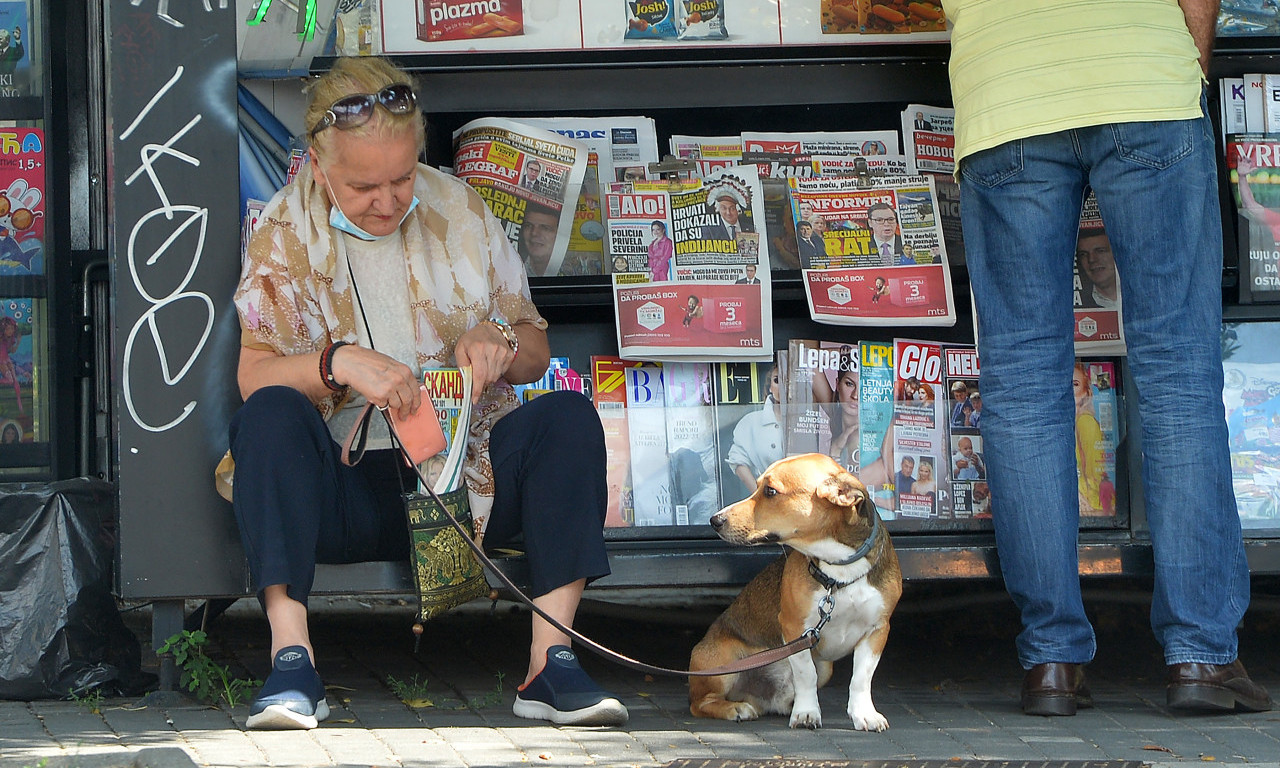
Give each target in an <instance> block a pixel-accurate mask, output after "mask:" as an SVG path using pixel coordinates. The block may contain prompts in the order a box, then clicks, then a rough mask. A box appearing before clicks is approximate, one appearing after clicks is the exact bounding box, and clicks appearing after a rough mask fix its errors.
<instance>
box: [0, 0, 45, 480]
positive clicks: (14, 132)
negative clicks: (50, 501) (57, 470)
mask: <svg viewBox="0 0 1280 768" xmlns="http://www.w3.org/2000/svg"><path fill="white" fill-rule="evenodd" d="M43 6H44V4H43V3H42V2H41V1H40V0H0V480H29V479H41V478H47V477H49V476H50V475H51V470H52V460H51V451H50V450H49V446H50V443H51V440H52V429H51V426H52V425H51V423H50V416H51V410H50V403H51V400H50V393H51V390H50V384H51V376H52V372H51V365H50V354H51V332H50V331H51V326H50V312H49V296H50V294H51V291H50V282H49V281H50V268H49V262H50V259H49V256H48V254H49V253H51V250H50V235H51V234H52V232H53V227H52V226H50V218H49V216H50V209H49V206H48V204H47V203H48V199H49V195H50V190H49V179H50V176H49V173H48V160H47V158H48V147H47V137H48V133H47V132H46V124H47V123H48V119H49V108H48V103H47V101H48V100H47V96H48V93H47V83H48V77H47V76H46V58H45V49H46V45H45V39H44V28H43V24H42V21H41V20H42V18H43V12H44V11H43Z"/></svg>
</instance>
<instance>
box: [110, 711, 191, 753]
mask: <svg viewBox="0 0 1280 768" xmlns="http://www.w3.org/2000/svg"><path fill="white" fill-rule="evenodd" d="M102 718H103V720H104V721H105V722H106V723H107V726H108V727H109V728H111V730H113V731H115V732H116V733H118V734H119V735H120V741H121V743H123V744H125V745H127V746H129V747H131V748H134V749H139V748H143V747H152V746H172V745H175V744H181V743H182V735H181V734H180V733H178V731H176V730H175V729H174V727H173V725H171V724H170V722H169V715H168V714H167V713H166V712H165V711H164V710H163V709H160V708H159V707H139V708H136V709H135V708H131V707H127V706H118V707H104V708H103V710H102Z"/></svg>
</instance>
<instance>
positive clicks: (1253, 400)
mask: <svg viewBox="0 0 1280 768" xmlns="http://www.w3.org/2000/svg"><path fill="white" fill-rule="evenodd" d="M1259 325H1273V324H1270V323H1267V324H1259ZM1273 327H1274V326H1273ZM1271 343H1273V344H1274V339H1272V340H1271ZM1222 369H1223V375H1224V378H1225V381H1226V385H1225V387H1224V388H1223V390H1222V400H1223V404H1224V405H1225V406H1226V411H1227V438H1228V441H1229V442H1230V445H1231V486H1232V488H1233V489H1234V490H1235V496H1236V508H1237V510H1239V513H1240V524H1241V525H1242V526H1243V527H1244V528H1245V529H1246V530H1250V529H1265V528H1272V529H1275V528H1280V364H1276V363H1261V362H1237V361H1236V360H1235V359H1233V356H1232V355H1230V354H1227V353H1226V351H1225V350H1224V360H1223V362H1222Z"/></svg>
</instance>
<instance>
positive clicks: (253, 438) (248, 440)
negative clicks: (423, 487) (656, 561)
mask: <svg viewBox="0 0 1280 768" xmlns="http://www.w3.org/2000/svg"><path fill="white" fill-rule="evenodd" d="M230 437H231V453H232V456H233V457H234V458H235V461H236V475H235V494H234V496H235V502H234V504H233V506H234V507H235V514H236V522H237V524H238V525H239V526H240V538H241V541H242V542H243V543H244V550H245V554H246V556H247V557H248V560H249V572H250V575H251V576H252V578H253V585H254V589H255V590H256V591H257V592H258V594H259V596H261V593H262V590H263V589H264V588H265V587H268V586H272V585H275V584H285V585H287V588H288V593H289V597H291V598H293V599H294V600H297V601H298V602H301V603H303V604H306V602H307V597H308V596H309V595H310V593H311V586H312V582H313V581H314V578H315V566H316V564H317V563H357V562H366V561H370V560H403V561H406V562H407V561H408V558H409V534H408V526H407V523H406V521H405V512H404V506H403V503H402V502H401V500H400V493H401V489H402V488H404V489H412V488H415V487H416V481H415V479H414V478H413V475H412V471H411V470H410V469H409V468H408V467H407V466H405V464H404V461H403V460H402V459H401V458H400V456H399V454H398V453H397V452H396V451H392V450H383V451H368V452H367V453H366V454H365V456H364V459H363V460H362V461H361V462H360V463H359V464H357V465H356V466H354V467H348V466H346V465H344V464H343V463H342V461H341V456H342V448H341V446H339V445H338V444H337V443H336V442H334V440H333V438H332V436H331V435H330V434H329V428H328V426H326V424H325V422H324V420H323V419H321V418H320V414H319V412H318V411H317V410H316V408H315V406H314V405H312V404H311V402H310V401H309V400H308V399H307V398H306V396H304V395H303V394H302V393H300V392H298V391H297V390H295V389H292V388H290V387H279V386H277V387H265V388H263V389H260V390H258V391H257V392H255V393H253V395H251V396H250V397H249V399H248V400H247V401H246V402H245V404H244V405H243V406H241V408H240V410H239V411H238V412H237V413H236V415H235V417H234V418H233V419H232V421H231V429H230ZM489 446H490V451H489V453H490V458H491V461H492V463H493V471H494V487H495V496H494V506H493V513H492V515H491V517H490V519H489V525H488V527H487V528H486V531H485V545H486V547H501V546H513V545H514V546H516V547H517V548H520V549H523V550H524V552H525V553H526V556H527V558H528V561H529V571H530V579H531V582H532V583H531V584H530V592H531V593H532V595H533V596H534V597H537V596H539V595H544V594H546V593H548V592H550V591H551V590H553V589H556V588H557V587H560V586H563V585H565V584H569V583H571V582H574V581H577V580H578V579H587V580H588V581H590V580H592V579H596V578H599V577H601V576H605V575H607V574H608V573H609V561H608V557H607V555H606V553H605V547H604V516H605V507H606V504H607V489H606V485H605V450H604V431H603V429H602V428H601V426H600V418H599V417H598V416H597V415H596V412H595V409H594V407H593V406H592V405H591V401H590V400H588V399H586V398H585V397H583V396H582V395H579V394H577V393H574V392H552V393H548V394H545V395H542V396H541V397H538V398H536V399H534V400H533V401H531V402H529V403H525V404H524V405H522V406H520V407H519V408H517V409H516V410H515V411H513V412H511V413H510V414H508V415H507V416H505V417H503V418H502V419H501V420H499V421H498V423H497V424H495V425H494V428H493V432H492V434H491V436H490V443H489Z"/></svg>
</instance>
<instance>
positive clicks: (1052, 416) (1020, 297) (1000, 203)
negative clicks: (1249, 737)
mask: <svg viewBox="0 0 1280 768" xmlns="http://www.w3.org/2000/svg"><path fill="white" fill-rule="evenodd" d="M1201 106H1202V109H1203V107H1204V100H1203V98H1202V100H1201ZM1086 185H1089V186H1092V188H1093V190H1094V192H1095V194H1096V195H1097V198H1098V205H1099V207H1100V209H1101V212H1102V216H1103V220H1104V222H1105V224H1106V229H1107V234H1108V236H1109V237H1110V240H1111V246H1112V250H1113V252H1114V254H1115V259H1116V266H1117V268H1118V270H1119V274H1120V282H1121V286H1122V291H1123V293H1122V295H1123V302H1124V331H1125V336H1126V340H1127V342H1128V352H1129V365H1130V367H1131V370H1132V372H1133V377H1134V380H1135V382H1136V384H1137V391H1136V392H1130V393H1128V396H1129V400H1130V403H1132V402H1134V401H1136V402H1137V406H1138V413H1139V416H1140V418H1141V421H1142V443H1141V447H1142V453H1143V462H1142V483H1143V491H1144V494H1145V498H1146V508H1147V515H1148V519H1149V522H1150V527H1151V538H1152V542H1151V543H1152V550H1153V553H1154V556H1155V593H1154V595H1153V602H1152V606H1151V626H1152V629H1153V630H1154V632H1155V636H1156V639H1157V640H1158V641H1159V642H1160V644H1161V646H1162V647H1163V649H1164V654H1165V661H1166V663H1168V664H1175V663H1182V662H1202V663H1211V664H1225V663H1228V662H1230V661H1232V660H1234V659H1235V658H1236V632H1235V630H1236V625H1237V624H1238V623H1239V621H1240V619H1241V617H1242V616H1243V615H1244V611H1245V608H1246V607H1247V606H1248V601H1249V571H1248V566H1247V564H1246V562H1245V555H1244V544H1243V539H1242V534H1241V529H1240V519H1239V517H1238V515H1237V513H1236V505H1235V496H1234V494H1233V493H1232V489H1231V472H1230V463H1229V453H1228V448H1227V432H1226V422H1225V418H1224V415H1223V405H1222V362H1221V351H1220V346H1219V345H1220V335H1219V334H1220V326H1221V322H1222V317H1221V316H1222V299H1221V265H1222V222H1221V212H1220V210H1219V207H1218V190H1217V169H1216V159H1215V152H1214V142H1213V134H1212V128H1211V126H1210V123H1209V120H1208V118H1207V117H1204V116H1202V117H1201V118H1200V119H1197V120H1180V121H1162V122H1139V123H1117V124H1109V125H1098V126H1093V127H1089V128H1083V129H1075V130H1067V131H1061V132H1058V133H1053V134H1047V135H1042V136H1036V137H1033V138H1029V139H1022V140H1018V141H1010V142H1008V143H1005V144H1002V145H1000V146H997V147H994V148H992V149H988V150H984V151H982V152H979V153H976V154H974V155H971V156H969V157H966V158H965V159H964V160H963V162H962V166H961V190H962V191H961V196H962V199H963V201H964V204H963V206H962V216H963V223H964V240H965V248H966V251H967V255H968V263H969V277H970V281H971V284H972V287H973V293H974V297H975V303H976V307H977V314H978V346H979V359H980V360H981V366H982V370H981V390H982V400H983V404H984V406H985V408H984V416H983V417H982V433H983V436H984V437H985V438H986V439H985V440H984V447H985V450H986V458H987V469H988V473H989V482H990V485H991V492H992V498H993V499H994V501H995V503H994V504H993V505H992V507H993V512H994V523H995V531H996V545H997V548H998V552H999V556H1000V567H1001V570H1002V572H1003V574H1004V580H1005V585H1006V587H1007V588H1008V590H1009V594H1010V596H1011V597H1012V598H1013V600H1014V603H1015V604H1016V605H1017V607H1018V609H1019V610H1020V611H1021V614H1022V623H1023V631H1022V633H1021V634H1020V635H1019V636H1018V639H1017V648H1018V660H1019V661H1020V662H1021V664H1022V666H1023V667H1025V668H1028V669H1029V668H1030V667H1032V666H1034V665H1036V664H1040V663H1044V662H1070V663H1084V662H1088V661H1090V660H1091V659H1092V658H1093V654H1094V651H1095V649H1096V645H1095V639H1094V633H1093V627H1092V626H1091V625H1090V623H1089V620H1088V618H1087V617H1086V616H1085V612H1084V607H1083V604H1082V602H1081V597H1080V579H1079V575H1078V570H1077V569H1078V558H1077V551H1076V544H1077V527H1078V525H1079V507H1078V501H1077V491H1078V489H1077V482H1076V463H1075V448H1074V446H1075V437H1074V429H1075V425H1074V414H1075V408H1074V400H1073V396H1072V391H1071V383H1070V382H1071V372H1072V366H1073V364H1074V349H1073V342H1072V338H1073V325H1072V269H1071V268H1072V261H1073V258H1074V252H1075V242H1076V231H1077V228H1078V222H1079V215H1080V208H1081V202H1082V198H1083V194H1084V190H1085V187H1086Z"/></svg>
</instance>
